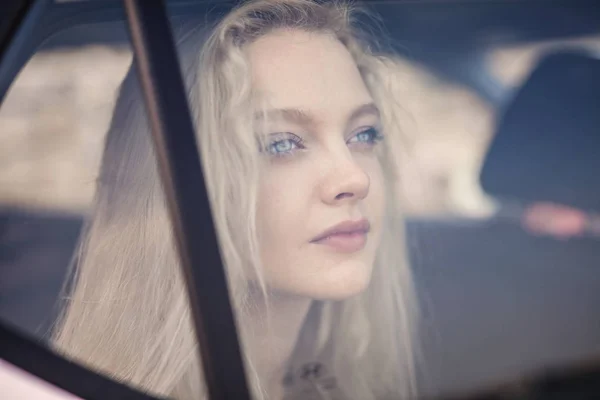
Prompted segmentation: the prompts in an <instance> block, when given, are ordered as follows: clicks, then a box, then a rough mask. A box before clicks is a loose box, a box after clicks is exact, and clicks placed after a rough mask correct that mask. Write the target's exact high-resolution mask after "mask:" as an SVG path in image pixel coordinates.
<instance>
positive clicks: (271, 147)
mask: <svg viewBox="0 0 600 400" xmlns="http://www.w3.org/2000/svg"><path fill="white" fill-rule="evenodd" d="M303 148H304V145H303V140H302V138H300V137H299V136H297V135H294V134H293V133H285V134H277V135H276V138H274V139H272V140H271V141H270V143H269V144H268V145H267V147H266V149H265V150H266V151H268V152H269V153H270V154H271V155H274V156H286V155H288V154H291V153H292V152H293V151H295V150H297V149H303Z"/></svg>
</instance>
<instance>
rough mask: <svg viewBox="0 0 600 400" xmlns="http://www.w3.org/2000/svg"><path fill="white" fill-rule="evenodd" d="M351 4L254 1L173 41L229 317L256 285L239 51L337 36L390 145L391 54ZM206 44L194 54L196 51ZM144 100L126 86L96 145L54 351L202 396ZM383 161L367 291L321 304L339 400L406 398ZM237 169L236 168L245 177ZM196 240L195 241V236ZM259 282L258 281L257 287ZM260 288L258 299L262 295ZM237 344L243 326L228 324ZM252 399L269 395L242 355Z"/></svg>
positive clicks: (408, 372) (392, 223)
mask: <svg viewBox="0 0 600 400" xmlns="http://www.w3.org/2000/svg"><path fill="white" fill-rule="evenodd" d="M352 16H353V13H352V9H351V7H349V6H348V5H342V4H339V3H323V2H316V1H310V0H256V1H251V2H248V3H245V4H243V5H241V6H239V7H238V8H236V9H234V10H233V11H232V12H230V13H229V14H228V15H227V16H226V17H225V18H224V19H223V20H222V21H221V22H220V23H219V24H218V25H217V26H216V27H215V28H214V29H213V30H212V31H211V33H210V35H209V36H208V39H206V40H205V41H204V40H203V35H202V33H201V32H200V31H198V30H196V31H194V32H191V33H189V32H188V34H187V35H185V37H183V38H182V40H181V43H180V45H181V46H180V48H179V50H180V51H181V53H182V57H183V58H182V69H183V74H184V78H185V80H186V84H187V85H188V88H189V101H190V104H191V108H192V114H193V117H194V119H195V121H194V122H195V123H196V129H197V132H198V142H199V149H200V151H201V157H202V160H203V164H204V170H205V178H206V185H207V188H208V191H209V195H210V200H211V204H212V212H213V218H214V221H215V224H216V227H217V234H218V238H219V241H220V246H221V253H222V256H223V259H224V264H225V265H226V270H227V274H228V279H229V286H230V292H231V298H232V302H233V304H234V307H235V311H236V314H237V317H238V320H242V318H240V316H241V315H243V314H244V313H246V312H248V310H249V309H250V307H252V306H253V304H251V298H250V297H248V296H246V293H247V290H246V283H247V280H248V277H247V276H246V273H247V272H245V271H247V270H248V268H247V266H248V265H250V266H252V267H253V269H254V272H255V273H256V276H259V277H261V276H262V274H261V268H260V259H259V258H258V247H259V246H258V240H257V237H256V221H255V218H256V202H257V187H258V179H259V178H260V176H259V175H260V174H259V168H258V166H257V155H256V153H257V151H256V149H257V147H256V142H255V139H254V135H253V132H249V131H250V130H252V127H253V121H254V110H253V108H252V105H251V101H252V98H253V93H252V87H251V82H250V74H249V73H248V68H249V66H248V61H247V58H246V57H245V55H244V52H243V47H244V45H245V44H247V43H249V42H251V41H252V40H255V39H256V38H258V37H260V36H262V35H265V34H267V33H268V32H269V31H272V30H274V29H279V28H285V29H289V28H291V29H302V30H307V31H311V32H312V31H314V32H323V33H328V34H332V35H335V37H337V38H338V40H340V42H342V43H343V44H344V45H345V46H346V48H347V49H348V51H349V52H350V53H351V54H352V56H353V58H354V60H355V61H356V64H357V66H358V67H359V70H360V72H361V74H362V76H363V78H364V80H365V82H366V84H367V86H368V88H369V90H370V91H371V94H372V96H373V98H374V101H375V102H376V104H377V105H378V107H379V108H380V111H381V115H382V123H383V129H384V131H385V132H386V138H387V139H386V140H388V141H394V140H399V136H400V133H401V130H400V121H399V118H398V113H397V111H396V110H397V106H398V101H397V100H396V99H395V97H394V96H395V93H394V92H393V91H391V90H390V84H389V82H388V80H389V79H390V77H389V74H387V73H386V71H389V70H390V68H393V60H392V58H390V57H386V56H382V55H376V54H374V52H373V51H372V50H371V49H370V48H369V47H368V46H367V45H366V44H365V43H364V42H363V41H362V40H361V39H360V38H361V36H360V35H359V34H358V32H357V31H356V29H355V25H356V23H355V21H354V20H353V19H352V18H353V17H352ZM202 42H204V45H203V46H200V45H201V43H202ZM148 130H149V127H148V122H147V119H146V114H145V111H144V106H143V102H142V101H141V93H140V91H139V88H138V86H137V82H136V81H135V76H134V74H133V72H131V71H130V73H129V74H128V76H127V77H126V79H125V81H124V83H123V85H122V88H121V92H120V96H119V98H118V101H117V105H116V108H115V112H114V116H113V121H112V124H111V127H110V130H109V133H108V136H107V139H106V145H105V151H104V156H103V162H102V168H101V172H100V175H99V179H98V188H97V194H96V199H95V207H94V209H93V215H92V218H91V219H90V220H89V222H88V224H87V226H86V230H85V235H84V237H83V239H82V242H81V245H80V248H79V252H78V257H77V260H76V262H75V264H74V265H75V268H74V270H73V279H74V282H75V283H74V285H73V288H72V290H70V293H69V296H68V297H67V304H66V307H65V310H64V313H63V316H62V318H61V320H60V322H59V324H58V329H57V330H56V334H55V345H56V347H57V349H59V350H60V351H62V352H64V353H65V354H66V355H67V356H68V357H71V358H74V359H76V360H78V361H79V362H82V363H83V364H85V365H89V366H91V367H92V368H94V369H96V370H99V371H101V372H103V373H105V374H107V375H109V376H111V377H113V378H115V379H117V380H119V381H123V382H125V383H128V384H131V385H133V386H135V387H138V388H141V389H143V390H146V391H149V392H151V393H155V394H158V395H163V396H164V395H166V396H174V397H175V398H177V399H182V400H187V399H197V398H199V397H198V396H201V395H202V393H204V387H203V386H204V385H203V382H202V381H201V379H200V377H201V366H200V362H199V360H198V359H197V357H196V354H197V343H196V342H195V335H194V333H193V327H192V324H191V318H190V312H189V304H188V299H187V296H186V291H185V290H184V282H183V279H182V276H181V274H180V271H179V266H178V258H177V254H176V252H175V248H174V245H173V240H172V233H171V230H170V222H169V219H168V215H167V209H166V204H165V200H164V197H163V193H162V189H161V185H160V181H159V178H158V173H157V166H156V160H155V157H154V154H153V151H152V147H151V142H150V136H149V132H148ZM384 153H385V154H383V155H382V159H381V162H382V163H383V166H384V170H385V171H386V173H387V174H388V175H389V176H387V180H388V182H389V187H388V199H387V218H386V221H385V223H386V226H385V231H384V234H383V238H382V243H381V246H380V249H379V253H378V256H377V259H376V265H375V268H374V272H373V276H372V280H371V283H370V285H369V287H368V288H367V289H366V290H365V291H364V292H363V293H361V294H360V295H358V296H355V297H353V298H351V299H348V300H344V301H335V302H334V301H330V302H329V301H324V302H322V303H321V304H320V306H321V313H320V314H319V334H318V335H317V336H318V337H320V340H317V341H316V342H317V343H314V344H313V345H314V351H315V352H316V353H318V352H321V351H322V349H323V348H324V343H329V344H330V346H331V352H330V354H331V357H330V358H331V359H330V360H328V363H329V366H330V369H331V371H332V373H333V374H334V375H335V377H336V379H337V384H338V386H339V387H340V388H341V390H342V391H343V392H344V393H345V395H346V397H347V398H352V399H360V400H370V399H375V398H388V397H389V398H394V399H399V398H409V397H412V396H413V395H414V392H415V382H414V368H413V361H414V356H413V350H414V347H413V339H414V336H415V335H414V326H415V324H414V322H413V320H414V318H415V307H414V294H413V288H412V279H411V274H410V269H409V267H408V263H407V255H406V251H405V248H404V237H403V236H404V227H403V221H402V220H401V219H400V218H397V216H398V212H397V210H396V207H397V205H398V202H397V201H396V200H395V199H394V194H395V192H394V182H395V180H396V177H395V176H394V171H396V169H397V165H396V164H395V161H394V158H393V155H394V151H393V146H389V147H388V148H387V151H385V152H384ZM242 171H243V173H242ZM198 240H201V238H198ZM261 282H262V281H261ZM264 289H265V288H264V283H263V290H264ZM238 326H239V330H240V335H241V339H242V340H241V344H242V346H244V337H245V333H244V326H242V325H240V324H238ZM244 354H245V355H246V357H247V359H246V364H247V367H248V371H249V372H250V374H249V375H250V379H251V382H252V387H253V392H254V396H255V398H266V394H264V393H263V390H262V389H261V377H259V376H257V374H256V372H254V369H253V362H252V360H251V359H249V357H248V354H249V352H248V351H245V352H244Z"/></svg>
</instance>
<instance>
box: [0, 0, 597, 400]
mask: <svg viewBox="0 0 600 400" xmlns="http://www.w3.org/2000/svg"><path fill="white" fill-rule="evenodd" d="M278 1H281V3H282V4H288V3H289V7H287V8H286V7H284V8H278V9H271V8H269V7H267V6H265V5H264V4H267V3H273V2H250V3H248V4H247V5H246V6H245V7H246V8H243V9H241V10H240V11H239V12H238V14H232V15H231V16H230V17H229V18H228V19H225V20H224V21H223V20H222V18H223V17H224V16H225V15H226V13H227V12H228V6H225V5H223V4H218V5H217V4H216V2H214V3H213V2H185V1H171V2H168V3H169V16H170V18H171V26H172V28H173V29H172V33H173V37H174V39H175V42H176V43H177V51H178V56H179V61H180V64H181V71H182V75H183V79H184V85H185V89H186V92H187V95H188V100H189V106H190V110H191V115H192V123H193V124H194V127H195V129H196V134H197V137H196V139H197V144H198V148H199V155H200V158H201V162H202V166H203V171H204V176H205V179H206V180H205V183H206V186H207V189H208V192H209V198H210V202H211V212H212V215H213V223H214V225H215V227H216V229H217V233H218V239H219V251H220V254H221V256H222V259H223V263H224V265H225V268H226V273H227V279H228V290H229V294H230V296H229V300H230V302H231V304H232V306H233V309H234V313H235V318H236V324H237V327H238V333H239V335H240V338H241V349H242V352H243V355H244V362H245V368H246V372H247V379H248V382H249V384H250V387H251V390H252V391H253V393H254V396H255V398H257V399H263V398H275V399H285V400H291V399H310V398H332V399H340V400H341V399H344V400H346V399H352V398H359V399H369V398H373V399H374V398H405V397H407V396H409V395H412V396H414V397H417V398H440V399H442V398H447V397H448V396H451V395H459V396H463V397H465V398H467V397H469V396H471V395H474V394H477V393H481V392H487V391H498V389H497V388H498V387H499V386H500V385H509V386H510V385H512V384H516V382H519V383H520V382H523V381H524V380H527V379H530V378H534V379H535V378H537V377H538V376H539V374H541V373H542V372H544V371H547V370H554V369H556V370H559V371H563V370H571V369H573V368H579V367H581V366H588V365H592V366H593V367H598V363H597V362H598V359H599V358H598V357H600V325H599V324H598V322H597V321H598V319H597V308H598V305H599V304H600V294H599V293H600V273H598V271H597V268H596V265H597V264H598V262H599V261H600V251H599V250H598V248H599V247H598V235H599V234H600V225H599V222H598V221H599V220H600V219H599V215H600V206H599V204H600V197H599V194H600V191H599V190H598V189H597V188H598V187H600V186H598V185H597V184H596V183H595V181H594V171H595V170H596V168H597V167H600V166H598V165H596V164H597V163H598V161H597V160H598V157H596V156H595V154H596V150H597V147H598V146H600V139H597V138H596V136H597V135H595V134H594V132H596V130H597V126H598V123H600V121H599V120H598V117H597V116H596V115H598V113H597V110H598V107H599V104H600V99H599V96H598V93H600V87H599V86H598V83H597V82H600V66H599V65H600V60H599V58H600V56H599V54H600V29H599V28H598V27H600V23H598V22H600V14H598V12H597V11H594V10H593V9H592V8H593V7H588V6H585V5H572V4H571V3H569V2H567V1H564V2H557V3H556V4H554V5H544V6H541V5H540V4H539V2H533V1H532V2H529V1H527V2H520V3H519V4H517V3H515V2H493V3H489V2H486V3H482V4H477V3H476V2H467V3H465V2H460V3H458V2H456V3H455V2H424V3H415V2H400V1H398V2H394V1H391V2H367V3H368V4H367V9H368V10H370V12H369V13H360V14H356V18H357V19H356V20H355V23H354V25H352V26H350V25H347V22H346V19H345V16H346V15H347V14H345V13H346V11H345V9H343V8H341V9H336V8H332V7H329V6H328V5H327V4H328V2H319V4H320V5H314V4H312V5H307V4H309V3H305V2H297V1H292V0H278ZM59 3H60V4H59V5H58V3H57V5H56V7H57V8H56V9H55V10H54V11H56V12H61V13H64V14H63V15H65V16H66V15H77V17H73V19H69V18H65V19H62V20H60V21H63V22H62V23H63V24H64V25H65V26H64V27H61V29H59V32H58V33H56V34H54V35H52V36H51V37H49V38H40V39H39V41H40V42H43V43H44V44H43V45H42V46H40V47H39V49H38V51H36V52H35V54H34V55H33V56H32V57H31V58H30V60H29V61H28V62H27V63H26V64H25V65H24V66H23V68H22V70H21V72H20V73H19V75H18V76H17V78H16V79H15V80H14V82H13V84H12V86H11V89H10V91H9V92H8V94H7V95H6V97H5V100H4V101H3V103H2V105H1V107H0V126H1V127H2V128H1V129H0V319H1V320H2V321H3V322H8V323H9V324H10V325H11V326H15V327H17V328H18V329H19V330H20V331H22V332H24V333H26V334H27V335H30V336H32V337H33V338H35V339H36V340H38V341H42V342H43V343H45V344H47V345H52V346H53V347H54V348H59V349H61V350H62V351H64V353H65V354H66V355H67V356H69V357H73V358H75V359H76V360H79V361H82V362H83V364H84V365H86V366H88V367H89V368H90V369H92V370H93V371H99V372H101V373H103V374H106V375H108V376H109V377H111V378H114V379H116V380H117V381H120V382H123V383H125V384H128V385H131V386H133V387H137V388H141V389H143V390H145V391H148V392H150V393H152V394H156V395H163V396H170V397H173V398H175V399H188V398H197V396H200V393H203V392H204V391H205V386H206V385H205V383H204V382H203V378H202V376H203V375H202V374H201V373H200V372H199V371H200V369H201V368H200V367H199V366H200V359H199V357H198V351H197V350H198V344H197V342H196V336H195V332H194V329H193V324H192V322H191V319H190V305H189V300H188V299H187V294H186V293H187V292H186V286H185V277H184V276H183V274H181V271H180V270H179V266H180V263H179V255H178V253H177V248H176V245H175V241H174V238H173V234H172V228H171V222H170V219H169V211H168V207H167V202H166V201H165V200H166V197H165V195H164V193H163V189H162V186H161V181H160V178H159V173H158V169H157V163H156V157H155V155H154V150H153V144H152V141H151V139H150V127H149V126H150V124H149V121H148V118H147V112H146V110H145V106H144V102H143V95H142V92H141V89H140V86H139V84H138V76H137V72H136V70H135V66H134V65H133V64H132V58H133V57H132V51H131V46H130V44H129V40H128V36H127V30H126V26H125V22H124V21H122V20H119V18H121V16H119V17H115V16H114V15H116V14H114V15H113V14H111V12H112V11H114V10H112V9H111V10H112V11H110V10H109V11H110V12H109V11H106V10H108V8H110V7H109V6H107V7H108V8H107V9H104V8H102V7H103V6H101V4H102V3H104V2H101V1H97V2H92V1H86V2H83V1H81V2H80V1H62V2H59ZM275 3H277V1H276V2H275ZM321 3H325V4H324V5H323V4H321ZM94 4H97V6H94ZM107 4H108V2H107ZM261 4H263V5H262V6H261ZM84 7H87V8H86V9H87V10H92V11H97V12H98V14H97V15H98V21H95V22H94V23H90V21H89V18H88V17H86V16H85V15H88V14H85V13H81V14H78V13H76V12H75V11H77V10H83V8H84ZM94 7H98V9H94ZM297 7H300V8H297ZM74 10H75V11H74ZM241 16H245V18H242V17H241ZM304 17H305V18H304ZM78 18H81V20H79V19H78ZM303 18H304V19H303ZM78 21H79V22H78ZM219 21H223V22H221V23H219V24H218V22H219ZM281 26H286V27H288V28H290V29H277V28H278V27H281ZM299 26H301V27H303V28H302V29H301V28H299ZM324 26H325V27H326V30H327V31H328V32H330V33H331V32H333V34H328V35H324V34H322V33H321V32H322V30H323V29H324V28H323V27H324ZM433 27H435V28H433ZM355 28H357V29H360V30H362V31H364V33H365V35H364V37H366V39H364V40H365V41H366V42H368V43H369V45H368V46H367V45H366V44H365V43H363V35H362V34H359V33H357V32H355V31H353V29H355ZM181 117H182V118H184V117H185V115H184V114H183V113H182V114H181ZM172 134H177V132H173V133H172ZM191 184H194V183H191ZM198 184H199V183H198ZM194 239H195V240H197V242H198V246H199V247H203V246H205V243H206V242H207V240H208V239H207V238H206V237H199V238H194ZM71 267H72V268H73V269H72V270H71V269H70V268H71ZM199 267H205V266H204V265H202V266H199ZM73 273H77V275H73ZM61 315H63V317H64V318H60V316H61ZM7 368H8V369H6V371H8V372H7V373H12V372H11V371H12V370H10V367H7ZM11 376H12V375H11ZM11 379H12V378H11ZM0 381H1V379H0ZM15 382H16V381H15ZM0 388H1V384H0ZM0 392H2V390H1V389H0ZM266 396H269V397H266ZM386 396H387V397H386Z"/></svg>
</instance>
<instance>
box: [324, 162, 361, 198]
mask: <svg viewBox="0 0 600 400" xmlns="http://www.w3.org/2000/svg"><path fill="white" fill-rule="evenodd" d="M330 165H331V170H330V172H329V173H328V174H326V176H325V178H324V179H323V182H322V198H323V201H324V202H325V203H327V204H331V205H335V204H340V203H346V202H355V201H358V200H362V199H364V198H365V197H367V195H368V194H369V186H370V183H371V182H370V178H369V175H368V174H367V173H366V172H365V170H364V169H363V168H362V167H361V166H360V165H359V164H358V163H357V162H356V160H354V158H353V157H352V155H350V154H347V155H344V156H343V157H338V159H337V160H336V161H335V162H334V163H331V164H330Z"/></svg>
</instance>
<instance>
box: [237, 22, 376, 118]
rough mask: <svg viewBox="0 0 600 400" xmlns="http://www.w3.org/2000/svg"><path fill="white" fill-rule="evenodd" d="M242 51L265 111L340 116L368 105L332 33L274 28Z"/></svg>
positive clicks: (348, 58)
mask: <svg viewBox="0 0 600 400" xmlns="http://www.w3.org/2000/svg"><path fill="white" fill-rule="evenodd" d="M246 52H247V54H248V57H249V60H250V66H251V69H252V80H253V86H254V88H255V90H257V91H258V93H259V94H260V95H261V97H263V98H264V99H265V100H267V101H268V103H269V106H271V107H274V108H298V109H304V110H310V111H311V112H314V113H317V114H318V113H319V112H323V111H327V113H333V112H335V111H336V110H337V111H339V112H340V113H343V112H347V111H348V110H350V109H354V108H355V107H356V106H358V105H361V104H366V103H369V102H371V101H372V98H371V96H370V94H369V92H368V90H367V87H366V85H365V84H364V81H363V79H362V77H361V75H360V72H359V70H358V67H357V66H356V63H355V62H354V60H353V58H352V56H351V55H350V53H349V52H348V50H347V49H346V48H345V46H344V45H343V44H342V43H341V42H339V41H338V40H337V39H336V38H335V37H334V36H332V35H329V34H325V33H314V32H305V31H300V30H279V31H275V32H271V33H269V34H267V35H265V36H263V37H261V38H260V39H258V40H256V41H255V42H253V43H251V44H250V45H248V47H247V49H246Z"/></svg>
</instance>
